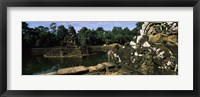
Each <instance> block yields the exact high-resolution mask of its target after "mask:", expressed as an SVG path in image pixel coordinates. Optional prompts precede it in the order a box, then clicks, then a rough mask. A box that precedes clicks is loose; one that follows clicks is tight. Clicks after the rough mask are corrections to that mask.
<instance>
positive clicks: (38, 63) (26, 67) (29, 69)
mask: <svg viewBox="0 0 200 97" xmlns="http://www.w3.org/2000/svg"><path fill="white" fill-rule="evenodd" d="M105 61H107V56H106V53H105V52H98V53H97V54H94V55H90V56H88V57H86V58H83V59H79V58H44V57H43V56H29V57H25V58H24V57H23V61H22V62H23V65H22V75H36V74H43V73H48V72H53V71H56V70H58V69H61V68H67V67H74V66H93V65H97V64H98V63H101V62H105Z"/></svg>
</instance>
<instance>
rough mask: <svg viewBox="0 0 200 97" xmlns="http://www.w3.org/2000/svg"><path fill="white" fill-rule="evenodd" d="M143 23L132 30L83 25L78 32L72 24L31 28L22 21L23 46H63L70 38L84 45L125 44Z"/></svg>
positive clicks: (139, 23)
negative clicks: (89, 27)
mask: <svg viewBox="0 0 200 97" xmlns="http://www.w3.org/2000/svg"><path fill="white" fill-rule="evenodd" d="M142 24H143V22H138V23H136V28H134V29H132V30H130V29H129V28H128V27H125V28H122V27H113V29H112V30H111V31H110V30H104V28H103V27H98V28H97V29H95V30H94V29H88V28H87V27H82V28H81V29H80V30H79V31H78V33H76V31H75V29H74V27H73V26H71V25H69V28H68V29H67V28H65V26H64V25H59V26H57V25H56V23H51V24H50V25H49V27H44V26H38V27H35V28H29V26H28V23H26V22H22V38H23V40H22V41H23V47H25V48H28V47H48V46H63V45H68V44H67V43H68V41H69V40H70V39H73V41H76V43H78V44H80V45H82V46H85V45H103V44H111V43H119V44H122V45H124V44H126V43H127V42H130V41H131V40H132V37H134V36H135V35H137V34H138V32H139V30H140V29H141V27H142ZM86 26H87V25H86Z"/></svg>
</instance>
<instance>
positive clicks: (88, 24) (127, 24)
mask: <svg viewBox="0 0 200 97" xmlns="http://www.w3.org/2000/svg"><path fill="white" fill-rule="evenodd" d="M27 23H28V24H29V27H31V28H34V27H38V26H44V27H49V25H50V24H51V23H52V22H43V21H42V22H38V21H37V22H36V21H31V22H27ZM54 23H56V24H57V26H59V25H64V26H65V27H66V28H68V25H72V26H74V28H75V30H76V31H79V30H80V29H81V28H82V27H87V28H89V29H96V28H98V27H103V28H104V30H112V28H113V27H114V26H116V27H122V28H125V27H128V28H129V29H131V30H132V29H133V28H135V27H136V25H135V24H136V23H137V22H132V21H119V22H116V21H113V22H112V21H110V22H101V21H98V22H96V21H94V22H93V21H91V22H85V21H83V22H78V21H77V22H76V21H73V22H54Z"/></svg>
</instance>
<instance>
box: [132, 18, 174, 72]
mask: <svg viewBox="0 0 200 97" xmlns="http://www.w3.org/2000/svg"><path fill="white" fill-rule="evenodd" d="M130 45H131V47H132V52H131V54H132V55H131V58H130V59H131V63H132V65H133V67H134V69H135V70H138V71H139V72H141V73H142V74H177V73H178V23H177V22H144V24H143V25H142V29H141V30H140V35H138V36H136V37H134V40H133V41H131V42H130Z"/></svg>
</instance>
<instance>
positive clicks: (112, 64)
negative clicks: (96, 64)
mask: <svg viewBox="0 0 200 97" xmlns="http://www.w3.org/2000/svg"><path fill="white" fill-rule="evenodd" d="M101 64H103V65H104V66H105V67H106V68H108V69H111V68H114V67H115V64H114V63H112V62H104V63H101Z"/></svg>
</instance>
